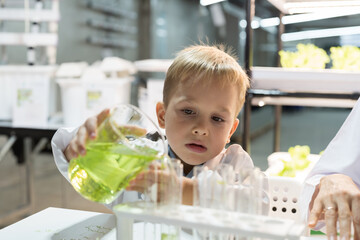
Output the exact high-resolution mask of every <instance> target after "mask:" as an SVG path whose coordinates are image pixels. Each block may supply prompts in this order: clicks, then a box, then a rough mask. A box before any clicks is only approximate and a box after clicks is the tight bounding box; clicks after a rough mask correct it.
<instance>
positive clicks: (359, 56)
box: [330, 46, 360, 70]
mask: <svg viewBox="0 0 360 240" xmlns="http://www.w3.org/2000/svg"><path fill="white" fill-rule="evenodd" d="M330 53H331V54H330V58H331V60H332V69H342V70H360V48H358V47H355V46H342V47H331V48H330Z"/></svg>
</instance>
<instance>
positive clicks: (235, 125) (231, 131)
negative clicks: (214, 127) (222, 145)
mask: <svg viewBox="0 0 360 240" xmlns="http://www.w3.org/2000/svg"><path fill="white" fill-rule="evenodd" d="M238 126H239V119H237V118H236V119H235V121H234V123H233V125H232V127H231V129H230V133H229V136H228V140H227V142H226V143H229V142H230V138H231V136H232V135H233V134H234V132H235V130H236V129H237V127H238Z"/></svg>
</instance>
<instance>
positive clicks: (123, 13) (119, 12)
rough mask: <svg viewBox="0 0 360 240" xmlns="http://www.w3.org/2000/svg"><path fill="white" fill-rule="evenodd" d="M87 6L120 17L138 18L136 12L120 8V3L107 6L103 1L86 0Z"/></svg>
mask: <svg viewBox="0 0 360 240" xmlns="http://www.w3.org/2000/svg"><path fill="white" fill-rule="evenodd" d="M86 6H87V7H88V8H90V9H93V10H96V11H100V12H103V13H106V14H109V15H113V16H118V17H125V18H129V19H134V20H135V19H137V14H136V12H132V11H127V10H123V9H120V7H121V6H120V5H119V4H118V5H116V6H115V5H114V6H105V5H104V4H103V3H101V2H96V1H94V0H88V1H86Z"/></svg>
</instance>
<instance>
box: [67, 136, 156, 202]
mask: <svg viewBox="0 0 360 240" xmlns="http://www.w3.org/2000/svg"><path fill="white" fill-rule="evenodd" d="M157 153H158V152H157V151H155V150H153V149H151V148H148V147H144V146H143V147H137V148H136V149H130V148H128V147H127V146H126V145H121V144H118V143H103V142H102V143H99V142H89V143H88V144H87V146H86V155H85V156H80V157H78V158H75V159H72V160H71V161H70V165H69V170H68V174H69V178H70V182H71V184H72V185H73V187H74V188H75V190H76V191H77V192H79V193H80V194H81V195H82V196H83V197H85V198H87V199H89V200H92V201H95V202H101V203H110V202H112V201H113V200H114V199H115V198H116V197H117V195H118V193H119V191H121V190H122V189H124V188H125V187H126V186H127V185H128V183H129V181H130V180H131V179H133V178H135V176H136V175H137V174H138V173H139V172H141V171H142V170H144V168H145V167H146V166H147V165H148V164H149V163H150V162H151V161H153V160H154V159H156V156H157Z"/></svg>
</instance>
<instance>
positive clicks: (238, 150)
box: [220, 144, 254, 172]
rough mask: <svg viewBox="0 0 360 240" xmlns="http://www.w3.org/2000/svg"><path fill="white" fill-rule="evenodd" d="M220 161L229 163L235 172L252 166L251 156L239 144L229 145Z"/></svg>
mask: <svg viewBox="0 0 360 240" xmlns="http://www.w3.org/2000/svg"><path fill="white" fill-rule="evenodd" d="M220 163H225V164H230V165H231V166H233V167H234V171H235V172H239V171H240V170H241V169H247V168H253V167H254V163H253V161H252V159H251V157H250V156H249V154H248V153H247V152H246V151H245V150H244V149H243V148H242V147H241V146H240V145H239V144H232V145H230V146H229V147H228V148H227V149H226V151H225V153H224V156H223V158H222V160H221V162H220Z"/></svg>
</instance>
